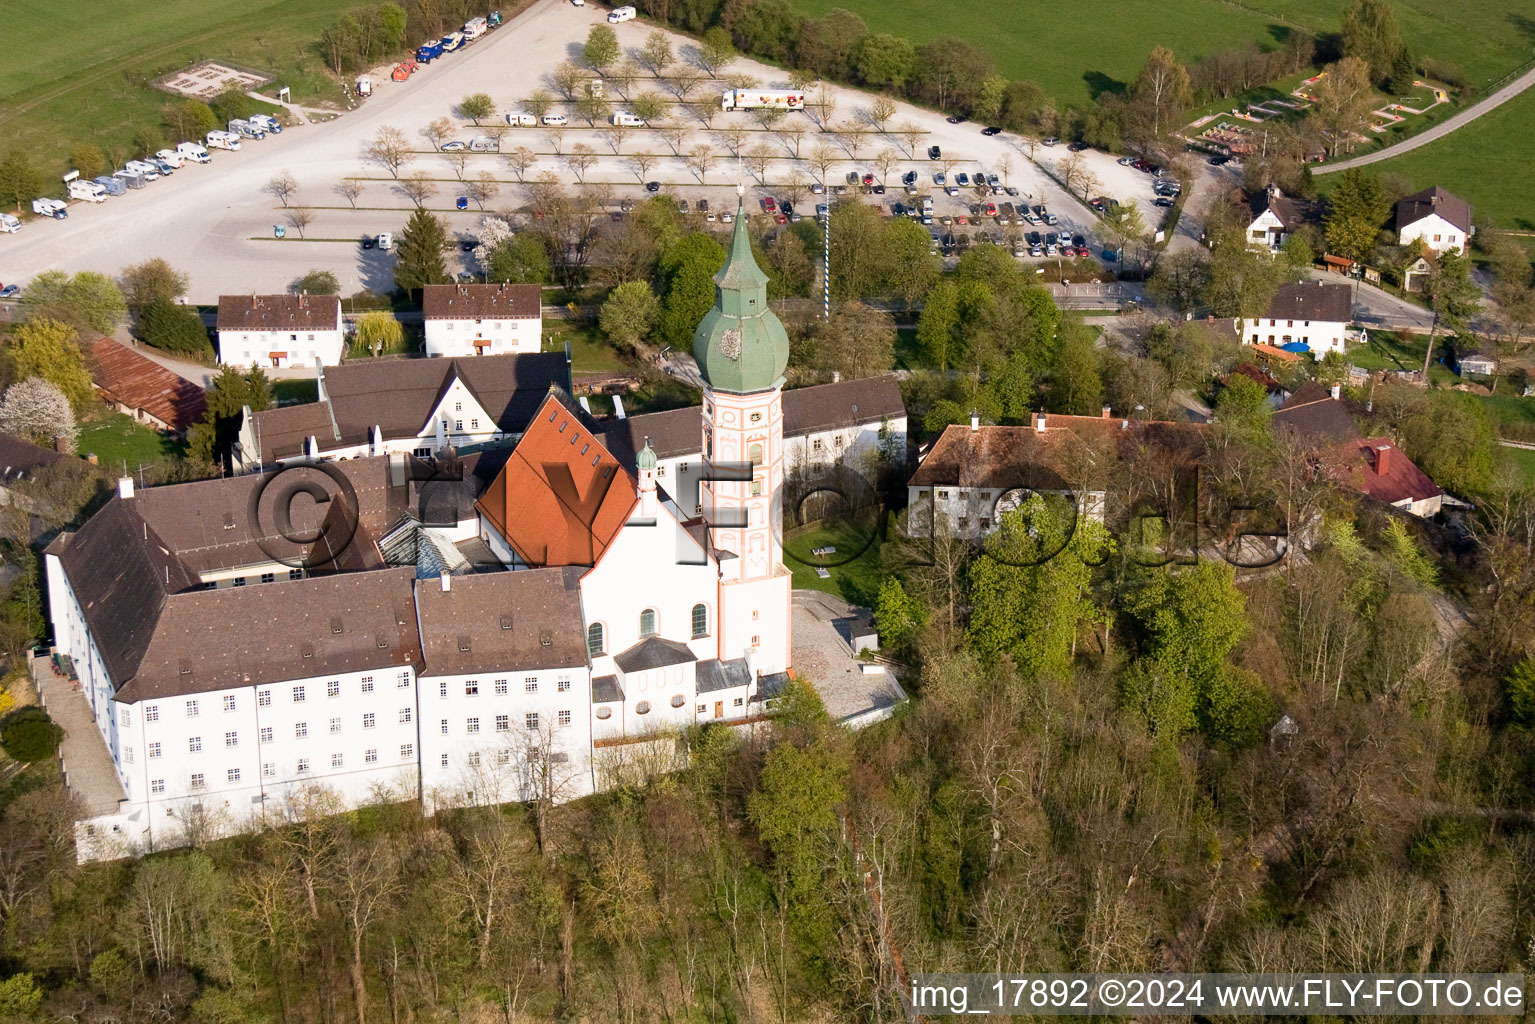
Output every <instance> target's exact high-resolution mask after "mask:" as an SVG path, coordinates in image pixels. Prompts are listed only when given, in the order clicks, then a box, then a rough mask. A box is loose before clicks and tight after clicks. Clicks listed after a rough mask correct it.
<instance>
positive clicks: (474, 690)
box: [464, 679, 480, 697]
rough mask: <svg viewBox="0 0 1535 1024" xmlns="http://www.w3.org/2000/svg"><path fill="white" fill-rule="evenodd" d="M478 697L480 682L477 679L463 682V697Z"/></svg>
mask: <svg viewBox="0 0 1535 1024" xmlns="http://www.w3.org/2000/svg"><path fill="white" fill-rule="evenodd" d="M479 695H480V681H479V680H478V679H465V680H464V696H465V697H478V696H479Z"/></svg>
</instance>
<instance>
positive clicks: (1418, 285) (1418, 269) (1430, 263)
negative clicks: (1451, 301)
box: [1402, 251, 1437, 292]
mask: <svg viewBox="0 0 1535 1024" xmlns="http://www.w3.org/2000/svg"><path fill="white" fill-rule="evenodd" d="M1434 256H1435V254H1434V253H1433V252H1431V251H1425V252H1424V253H1423V254H1422V255H1421V256H1417V257H1415V258H1414V259H1411V260H1409V261H1408V262H1407V265H1406V266H1404V267H1403V268H1402V290H1403V291H1409V292H1426V291H1428V285H1429V281H1431V280H1432V279H1433V274H1434V267H1435V266H1436V265H1437V261H1436V260H1435V259H1434Z"/></svg>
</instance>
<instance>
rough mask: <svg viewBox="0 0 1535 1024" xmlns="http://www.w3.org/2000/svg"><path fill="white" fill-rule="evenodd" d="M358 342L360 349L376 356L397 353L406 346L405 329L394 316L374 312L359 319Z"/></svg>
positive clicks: (379, 311)
mask: <svg viewBox="0 0 1535 1024" xmlns="http://www.w3.org/2000/svg"><path fill="white" fill-rule="evenodd" d="M356 342H357V347H358V348H359V349H361V350H362V351H364V352H367V353H368V354H370V355H374V356H379V355H383V354H384V353H385V352H397V351H399V350H400V348H401V346H403V345H404V344H405V329H404V328H403V327H401V326H400V321H399V320H397V319H395V317H394V314H392V313H386V312H384V311H383V310H374V311H373V312H371V313H364V314H363V315H362V316H360V317H358V318H357V335H356Z"/></svg>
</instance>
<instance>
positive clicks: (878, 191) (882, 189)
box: [874, 185, 885, 196]
mask: <svg viewBox="0 0 1535 1024" xmlns="http://www.w3.org/2000/svg"><path fill="white" fill-rule="evenodd" d="M874 194H875V195H877V196H882V195H884V194H885V186H883V185H875V186H874Z"/></svg>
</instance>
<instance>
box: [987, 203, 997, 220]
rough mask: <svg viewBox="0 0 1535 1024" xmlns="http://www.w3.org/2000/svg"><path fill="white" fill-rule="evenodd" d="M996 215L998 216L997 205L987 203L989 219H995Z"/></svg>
mask: <svg viewBox="0 0 1535 1024" xmlns="http://www.w3.org/2000/svg"><path fill="white" fill-rule="evenodd" d="M996 215H997V204H996V203H987V204H986V216H988V217H995V216H996Z"/></svg>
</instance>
